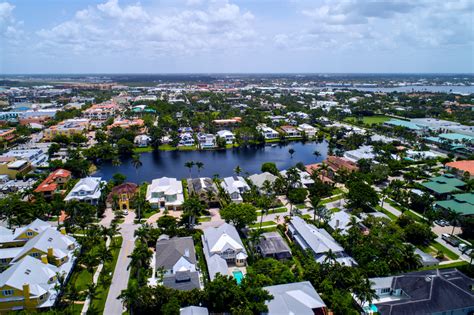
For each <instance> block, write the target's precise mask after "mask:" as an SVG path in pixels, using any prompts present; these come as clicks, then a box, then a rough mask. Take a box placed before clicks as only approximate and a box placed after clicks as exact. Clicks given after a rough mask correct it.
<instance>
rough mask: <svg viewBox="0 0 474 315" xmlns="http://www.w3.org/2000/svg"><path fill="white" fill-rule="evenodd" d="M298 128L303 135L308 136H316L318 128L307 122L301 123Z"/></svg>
mask: <svg viewBox="0 0 474 315" xmlns="http://www.w3.org/2000/svg"><path fill="white" fill-rule="evenodd" d="M298 130H300V131H301V132H304V133H305V135H306V136H307V137H308V138H314V137H315V136H316V133H317V132H318V129H317V128H315V127H313V126H311V125H309V124H301V125H299V126H298Z"/></svg>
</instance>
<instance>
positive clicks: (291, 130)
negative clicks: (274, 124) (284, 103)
mask: <svg viewBox="0 0 474 315" xmlns="http://www.w3.org/2000/svg"><path fill="white" fill-rule="evenodd" d="M280 129H281V130H282V131H283V134H284V135H285V137H286V138H299V137H301V136H302V134H301V131H300V130H298V129H297V128H295V127H293V126H288V125H286V126H281V127H280Z"/></svg>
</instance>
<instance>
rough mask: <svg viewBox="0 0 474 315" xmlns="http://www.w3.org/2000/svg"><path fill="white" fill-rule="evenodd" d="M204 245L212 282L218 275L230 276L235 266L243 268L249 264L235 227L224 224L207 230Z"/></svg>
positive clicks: (203, 239) (203, 240) (204, 235)
mask: <svg viewBox="0 0 474 315" xmlns="http://www.w3.org/2000/svg"><path fill="white" fill-rule="evenodd" d="M202 244H203V251H204V257H205V258H206V263H207V269H208V271H209V277H210V278H211V281H212V280H214V278H215V277H216V275H217V274H218V273H220V274H221V275H224V276H225V275H230V274H231V272H232V267H233V266H236V267H243V266H245V265H246V263H247V257H248V255H247V251H246V250H245V247H244V245H243V243H242V240H241V239H240V237H239V233H238V232H237V230H236V228H235V227H234V226H233V225H230V224H228V223H224V224H223V225H221V226H219V227H210V228H207V229H205V230H204V234H203V235H202ZM229 265H230V267H231V268H229ZM229 269H230V270H229Z"/></svg>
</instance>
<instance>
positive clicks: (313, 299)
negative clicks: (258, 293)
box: [263, 281, 329, 315]
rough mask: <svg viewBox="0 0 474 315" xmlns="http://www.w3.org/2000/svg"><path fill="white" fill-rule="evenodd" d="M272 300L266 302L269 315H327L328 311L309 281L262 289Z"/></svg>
mask: <svg viewBox="0 0 474 315" xmlns="http://www.w3.org/2000/svg"><path fill="white" fill-rule="evenodd" d="M263 290H265V291H268V293H270V295H272V296H273V299H271V300H269V301H266V302H265V304H266V305H267V307H268V312H266V313H264V314H269V315H296V314H298V315H327V314H329V312H328V309H327V306H326V304H325V303H324V301H323V300H322V299H321V297H320V296H319V294H318V292H316V290H315V289H314V287H313V285H312V284H311V282H309V281H302V282H294V283H286V284H278V285H272V286H268V287H263Z"/></svg>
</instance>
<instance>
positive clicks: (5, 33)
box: [0, 2, 24, 46]
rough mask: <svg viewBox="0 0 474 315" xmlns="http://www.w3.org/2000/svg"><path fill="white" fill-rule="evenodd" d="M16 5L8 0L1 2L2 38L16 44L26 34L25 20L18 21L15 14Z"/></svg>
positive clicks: (0, 37) (0, 25)
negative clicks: (23, 27)
mask: <svg viewBox="0 0 474 315" xmlns="http://www.w3.org/2000/svg"><path fill="white" fill-rule="evenodd" d="M14 9H15V6H14V5H12V4H10V3H8V2H0V39H2V40H4V41H6V42H8V44H9V46H16V45H18V44H19V43H20V41H21V39H22V38H23V36H24V32H23V30H22V25H23V22H21V21H17V20H16V19H15V17H14V15H13V10H14Z"/></svg>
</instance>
